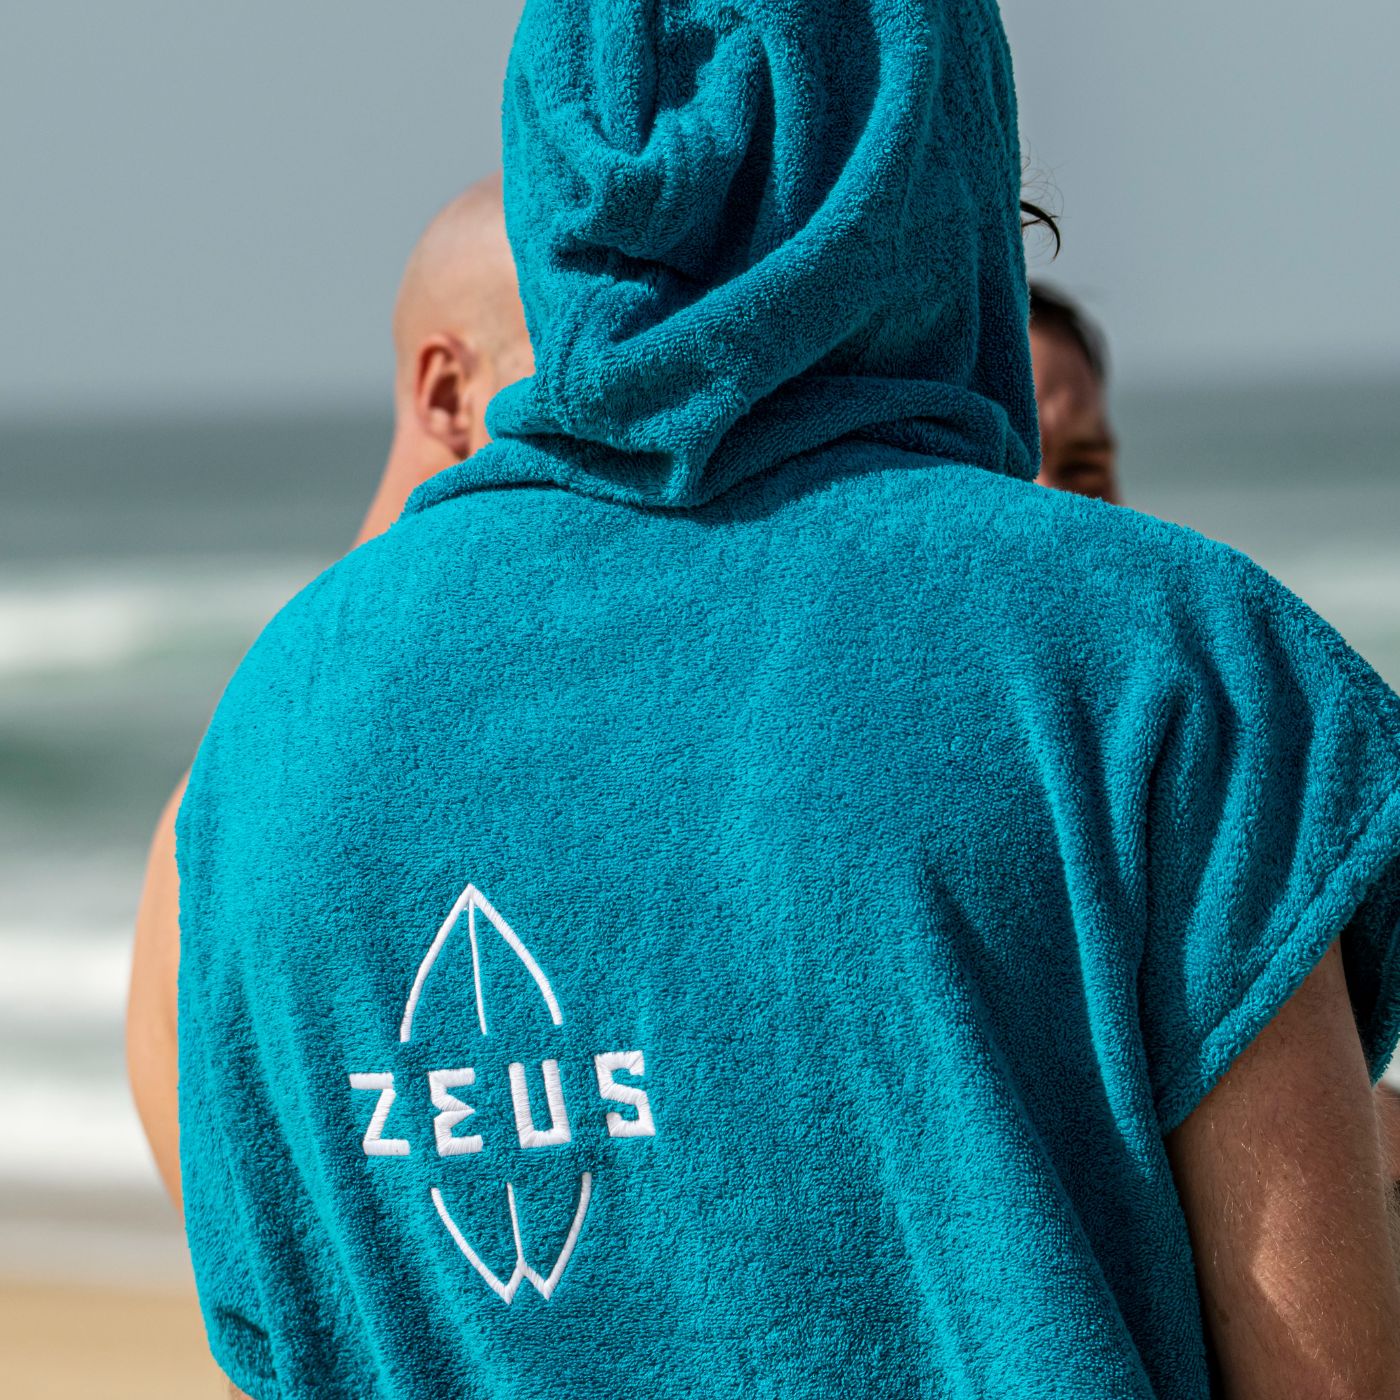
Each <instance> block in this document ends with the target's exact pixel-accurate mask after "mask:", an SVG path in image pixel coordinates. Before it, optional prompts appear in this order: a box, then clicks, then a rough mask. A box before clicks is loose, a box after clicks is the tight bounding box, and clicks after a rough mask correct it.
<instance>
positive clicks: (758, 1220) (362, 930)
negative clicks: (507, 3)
mask: <svg viewBox="0 0 1400 1400" xmlns="http://www.w3.org/2000/svg"><path fill="white" fill-rule="evenodd" d="M505 137H506V152H505V155H506V202H507V214H508V223H509V227H510V231H511V235H512V240H513V244H514V249H515V254H516V259H517V263H518V267H519V272H520V276H521V287H522V294H523V298H524V305H525V309H526V314H527V320H528V322H529V326H530V331H531V337H532V340H533V343H534V347H535V351H536V359H537V365H538V368H537V372H536V374H535V376H534V377H533V378H532V379H529V380H526V381H523V382H521V383H519V384H516V385H515V386H513V387H512V388H510V389H508V390H506V391H505V392H503V393H502V394H501V395H500V396H499V397H498V398H497V399H496V400H495V402H494V403H493V405H492V408H491V411H490V416H489V419H488V423H489V426H490V428H491V431H492V434H493V436H494V437H495V439H496V442H495V444H494V445H493V446H491V447H488V448H487V449H485V450H484V451H482V452H480V453H478V454H477V455H476V456H475V457H473V458H472V459H470V460H469V461H467V462H465V463H463V464H462V465H460V466H458V467H455V468H453V469H451V470H449V471H448V472H447V473H445V474H443V475H442V476H440V477H438V478H436V479H435V480H433V481H432V482H430V483H429V484H428V485H426V486H425V487H423V488H422V489H420V490H419V491H418V493H417V494H416V496H415V497H414V498H413V499H412V500H411V501H410V503H409V506H408V508H407V510H406V512H405V514H404V516H403V518H402V519H401V520H400V521H399V522H398V523H397V524H396V525H395V526H394V527H393V529H392V530H390V531H389V532H388V534H387V535H385V536H383V537H381V538H380V539H378V540H375V541H373V542H372V543H370V544H368V545H366V546H364V547H363V548H361V549H359V550H357V551H356V552H355V553H354V554H352V555H351V556H350V557H349V558H348V559H346V560H344V561H343V562H342V563H340V564H338V565H337V566H336V567H335V568H333V569H332V570H330V571H329V572H328V573H326V574H325V575H323V576H322V577H321V578H320V579H319V580H317V581H316V582H315V583H313V584H312V585H311V586H310V587H309V588H308V589H306V590H305V592H303V593H302V594H301V595H300V596H299V597H298V598H297V599H296V600H294V601H293V602H292V603H291V604H290V605H289V606H288V607H287V608H286V609H285V610H284V611H283V612H282V613H281V614H280V615H279V617H278V618H277V619H276V620H275V621H274V622H273V623H272V624H271V626H269V628H268V629H267V631H266V632H265V633H264V634H263V636H262V638H261V639H260V640H259V642H258V643H257V645H256V646H255V647H254V649H253V651H252V652H251V653H250V655H249V657H248V659H247V660H246V662H245V663H244V665H243V667H242V668H241V669H240V671H239V672H238V674H237V676H236V677H235V678H234V680H233V682H232V683H231V684H230V686H229V689H228V692H227V694H226V696H225V697H224V700H223V702H222V704H221V705H220V708H219V711H218V714H217V715H216V717H215V720H214V723H213V725H212V727H211V729H210V732H209V735H208V737H207V739H206V740H205V743H204V745H203V747H202V749H201V751H200V755H199V759H198V762H197V763H196V766H195V769H194V772H193V775H192V778H191V781H190V786H189V792H188V796H187V798H186V800H185V803H184V806H183V809H182V812H181V816H180V824H179V838H178V854H179V862H180V876H181V893H182V900H181V903H182V907H181V932H182V963H181V974H180V975H181V989H180V1003H181V1004H180V1099H181V1137H182V1143H181V1149H182V1159H183V1181H184V1192H185V1201H186V1217H187V1225H188V1230H189V1237H190V1245H191V1249H192V1253H193V1258H194V1265H195V1271H196V1276H197V1279H198V1283H199V1289H200V1294H201V1298H202V1301H203V1307H204V1311H205V1317H206V1320H207V1323H208V1327H209V1334H210V1340H211V1344H212V1346H213V1348H214V1351H215V1354H216V1356H217V1357H218V1359H219V1361H220V1363H221V1364H222V1365H223V1367H224V1368H225V1369H226V1371H227V1372H228V1374H229V1376H230V1377H231V1378H232V1379H233V1380H234V1381H235V1383H236V1384H237V1385H238V1386H240V1387H241V1388H242V1389H243V1390H245V1391H246V1392H248V1393H249V1394H250V1395H253V1396H255V1397H258V1398H259V1400H267V1397H302V1396H345V1397H363V1396H376V1397H395V1398H396V1400H397V1398H398V1397H417V1396H464V1397H478V1396H480V1397H487V1396H489V1397H503V1400H526V1397H529V1400H537V1398H538V1397H541V1396H545V1395H561V1396H570V1397H584V1398H587V1400H595V1398H596V1400H601V1398H602V1397H616V1396H636V1397H679V1396H687V1397H700V1396H706V1397H708V1396H745V1397H749V1396H774V1397H779V1396H780V1397H783V1398H784V1400H810V1398H812V1397H830V1396H834V1395H872V1396H876V1395H878V1396H928V1397H983V1396H993V1397H1002V1396H1015V1395H1027V1396H1050V1395H1054V1396H1057V1397H1071V1396H1073V1397H1086V1400H1088V1397H1093V1398H1094V1400H1102V1397H1106V1396H1113V1397H1117V1396H1133V1397H1147V1396H1162V1397H1198V1396H1202V1395H1204V1394H1206V1393H1207V1389H1208V1384H1209V1382H1208V1365H1209V1362H1208V1354H1209V1346H1208V1339H1209V1342H1210V1344H1212V1345H1213V1346H1214V1348H1215V1350H1216V1351H1217V1352H1218V1356H1219V1365H1220V1368H1221V1370H1222V1372H1223V1374H1224V1375H1225V1377H1226V1379H1227V1380H1228V1381H1229V1383H1230V1384H1231V1385H1232V1386H1233V1387H1234V1389H1233V1391H1232V1393H1234V1394H1238V1395H1248V1394H1255V1393H1259V1394H1265V1393H1272V1394H1274V1395H1279V1394H1282V1393H1285V1392H1284V1389H1283V1383H1282V1382H1281V1381H1280V1382H1279V1383H1278V1384H1274V1382H1272V1381H1271V1380H1270V1377H1271V1376H1273V1377H1274V1378H1275V1379H1277V1378H1278V1376H1279V1375H1280V1373H1282V1374H1283V1375H1285V1376H1289V1377H1292V1378H1293V1379H1295V1380H1297V1382H1298V1384H1299V1385H1302V1386H1304V1387H1312V1388H1310V1389H1307V1391H1306V1393H1308V1394H1312V1393H1318V1394H1322V1393H1326V1394H1330V1395H1352V1394H1356V1395H1360V1394H1363V1393H1364V1394H1370V1395H1379V1394H1382V1393H1391V1392H1390V1391H1389V1390H1384V1389H1383V1388H1382V1387H1381V1383H1380V1382H1379V1381H1378V1379H1377V1378H1378V1377H1381V1376H1383V1375H1384V1374H1385V1368H1386V1367H1387V1366H1388V1365H1390V1364H1391V1363H1392V1362H1393V1359H1394V1356H1395V1346H1396V1342H1395V1337H1396V1332H1397V1327H1396V1323H1397V1314H1400V1302H1397V1297H1396V1283H1395V1279H1394V1266H1393V1261H1392V1259H1391V1258H1390V1256H1389V1254H1388V1252H1387V1250H1386V1247H1385V1245H1384V1241H1383V1238H1382V1236H1383V1234H1384V1227H1385V1219H1384V1201H1383V1188H1382V1185H1381V1181H1380V1168H1379V1157H1378V1150H1377V1145H1376V1142H1375V1125H1374V1118H1373V1117H1371V1116H1369V1115H1370V1106H1369V1101H1368V1093H1367V1091H1368V1072H1369V1074H1370V1075H1371V1076H1375V1075H1378V1074H1379V1073H1380V1071H1381V1068H1382V1067H1383V1062H1384V1060H1385V1059H1386V1057H1387V1055H1388V1053H1389V1051H1390V1049H1391V1047H1392V1045H1393V1043H1394V1041H1395V1040H1396V1038H1397V1034H1398V1033H1400V1019H1398V1012H1400V963H1398V962H1397V958H1396V956H1395V945H1396V941H1397V924H1400V702H1397V701H1396V699H1395V697H1394V696H1393V695H1391V694H1390V693H1389V692H1388V691H1387V690H1386V689H1385V688H1384V686H1383V685H1382V684H1381V683H1380V682H1379V681H1378V680H1377V679H1376V678H1375V676H1374V675H1373V674H1371V673H1370V672H1369V671H1368V670H1367V669H1366V668H1365V666H1364V665H1363V663H1362V662H1360V661H1359V660H1358V659H1357V657H1356V656H1355V655H1354V654H1352V653H1351V652H1350V651H1348V649H1347V648H1346V647H1345V645H1344V644H1343V643H1342V642H1341V641H1340V640H1339V639H1338V638H1337V637H1336V635H1335V634H1334V633H1332V632H1331V631H1330V630H1329V629H1328V628H1327V627H1326V626H1325V625H1324V624H1323V623H1321V622H1320V621H1319V620H1318V619H1316V618H1315V617H1314V616H1313V615H1312V614H1310V613H1309V612H1308V611H1307V610H1306V609H1305V608H1304V607H1303V606H1302V605H1301V604H1300V603H1299V602H1297V600H1296V599H1294V598H1293V597H1292V596H1291V595H1289V594H1288V593H1287V592H1285V591H1284V590H1283V589H1282V588H1280V587H1279V586H1278V585H1276V584H1275V583H1274V582H1273V581H1272V580H1271V579H1270V578H1269V577H1268V576H1266V575H1265V574H1263V573H1262V572H1260V571H1259V570H1258V569H1256V568H1255V567H1254V566H1252V565H1251V564H1250V563H1249V562H1248V561H1246V560H1244V559H1242V558H1241V557H1239V556H1238V555H1236V554H1233V553H1231V552H1230V551H1228V550H1226V549H1224V548H1221V547H1219V546H1216V545H1214V544H1211V543H1209V542H1208V541H1206V540H1203V539H1200V538H1198V537H1196V536H1194V535H1191V534H1189V533H1187V532H1184V531H1181V530H1178V529H1175V528H1173V527H1170V526H1167V525H1163V524H1160V523H1158V522H1154V521H1151V520H1148V519H1145V518H1142V517H1139V516H1137V515H1134V514H1132V513H1129V512H1126V511H1122V510H1119V509H1116V508H1113V507H1110V506H1105V505H1102V504H1101V503H1098V502H1093V501H1084V500H1080V499H1077V498H1074V497H1071V496H1067V495H1062V494H1059V493H1053V492H1048V491H1044V490H1041V489H1038V488H1037V487H1035V486H1034V485H1033V484H1032V478H1033V477H1034V475H1035V471H1036V465H1037V445H1036V443H1037V434H1036V422H1035V412H1034V407H1033V403H1032V388H1031V374H1030V365H1029V357H1028V349H1027V333H1026V284H1025V277H1024V265H1023V255H1022V249H1021V243H1020V238H1021V230H1020V226H1019V216H1018V194H1019V190H1018V185H1019V174H1020V163H1019V153H1018V145H1017V133H1016V122H1015V110H1014V96H1013V88H1012V80H1011V70H1010V64H1009V60H1008V57H1007V53H1006V49H1005V43H1004V39H1003V36H1002V31H1001V26H1000V22H999V19H998V16H997V13H996V10H995V7H994V5H993V4H992V3H991V0H827V2H826V3H818V0H726V2H725V3H719V2H718V0H713V2H712V0H662V3H658V4H652V3H642V0H531V3H529V4H527V6H526V9H525V15H524V19H523V21H522V25H521V29H520V33H519V36H518V38H517V42H516V46H515V50H514V55H513V59H512V63H511V69H510V74H509V78H508V87H507V93H506V104H505ZM1300 988H1301V990H1300ZM1280 1086H1281V1087H1283V1088H1286V1089H1287V1091H1288V1095H1289V1097H1288V1098H1287V1100H1286V1102H1285V1103H1284V1104H1282V1105H1280V1103H1279V1102H1278V1098H1279V1091H1280ZM1193 1233H1194V1235H1195V1239H1196V1244H1197V1249H1196V1250H1195V1252H1194V1254H1193V1249H1192V1235H1193ZM1198 1267H1199V1286H1198ZM1203 1302H1204V1307H1203V1306H1202V1304H1203ZM1391 1383H1392V1382H1387V1384H1391ZM1271 1384H1273V1385H1274V1388H1273V1389H1272V1391H1269V1390H1268V1387H1269V1386H1270V1385H1271ZM1251 1386H1254V1387H1256V1389H1251V1388H1250V1387H1251ZM1258 1387H1263V1389H1259V1388H1258ZM1298 1393H1300V1394H1301V1393H1303V1391H1302V1390H1299V1391H1298Z"/></svg>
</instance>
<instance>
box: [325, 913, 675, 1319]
mask: <svg viewBox="0 0 1400 1400" xmlns="http://www.w3.org/2000/svg"><path fill="white" fill-rule="evenodd" d="M463 914H465V915H466V922H467V938H468V941H469V943H470V946H471V954H472V984H473V987H474V990H475V994H476V1014H477V1023H478V1025H479V1027H480V1030H481V1035H482V1036H483V1037H487V1036H489V1035H490V1029H489V1025H488V1021H487V1015H486V1000H485V996H484V994H483V989H482V976H481V947H480V943H479V942H478V939H477V915H478V914H481V915H482V916H483V918H484V919H485V920H486V922H487V923H488V924H489V925H490V927H491V928H494V929H495V931H496V932H497V933H498V934H499V935H500V936H501V938H502V939H503V940H504V941H505V944H506V946H507V947H509V948H510V950H511V951H512V952H513V953H514V954H515V956H516V957H517V958H518V959H519V960H520V962H521V964H522V965H523V966H524V968H525V970H526V971H527V972H528V973H529V974H530V976H531V978H532V979H533V981H534V983H535V986H536V988H537V989H538V991H539V994H540V998H541V1000H542V1001H543V1003H544V1007H545V1009H546V1010H547V1012H548V1013H549V1018H550V1020H551V1021H552V1023H553V1024H554V1025H556V1026H560V1025H563V1023H564V1014H563V1012H562V1011H561V1010H560V1007H559V1002H558V999H557V998H556V997H555V995H554V989H553V988H552V987H551V986H550V982H549V978H548V977H546V976H545V974H544V970H543V969H542V968H541V967H540V965H539V963H538V962H536V961H535V959H534V957H533V956H532V955H531V953H530V950H529V949H528V948H527V947H526V946H525V944H524V943H523V942H522V941H521V940H520V938H519V937H518V936H517V935H516V934H515V932H514V931H513V930H512V929H511V927H510V926H509V925H508V924H507V923H506V921H505V920H504V919H503V918H502V917H501V916H500V914H498V913H497V912H496V910H495V908H494V907H493V906H492V904H491V902H490V900H488V899H487V898H486V896H485V895H484V894H482V893H481V891H480V890H478V889H477V888H476V886H475V885H468V886H467V887H466V889H465V890H463V891H462V894H461V896H460V897H459V898H458V900H457V902H456V903H455V904H454V905H453V906H452V910H451V912H450V913H449V914H448V916H447V918H446V920H445V921H444V922H443V925H442V927H441V928H440V929H438V931H437V934H436V936H435V937H434V938H433V941H432V943H431V944H430V945H429V947H428V951H427V953H426V954H425V955H424V957H423V961H422V962H421V963H420V964H419V967H418V973H417V976H415V977H414V979H413V986H412V988H411V989H410V991H409V994H408V1000H407V1001H406V1002H405V1004H404V1009H403V1018H402V1020H401V1021H400V1022H399V1041H400V1043H403V1044H407V1043H408V1042H409V1041H410V1040H411V1039H412V1036H413V1018H414V1014H415V1012H416V1011H417V1009H418V1003H419V1001H420V999H421V998H422V995H423V991H424V987H425V985H426V984H427V981H428V977H429V974H430V973H431V972H432V970H433V966H434V964H435V963H436V961H437V959H438V955H439V954H440V953H441V952H442V949H443V947H444V945H445V944H446V943H447V940H448V939H449V938H450V937H451V936H452V934H453V932H454V931H455V930H456V929H457V927H458V925H459V924H460V922H461V919H462V915H463ZM593 1063H594V1071H595V1073H596V1076H597V1081H598V1092H599V1095H600V1097H601V1098H602V1099H603V1101H604V1102H606V1103H613V1104H620V1105H623V1106H625V1107H628V1108H630V1109H631V1110H632V1113H631V1115H630V1116H625V1115H624V1114H622V1113H619V1112H617V1111H616V1110H615V1109H614V1110H610V1111H608V1112H607V1113H606V1116H605V1121H606V1124H607V1130H608V1136H609V1137H612V1138H641V1137H654V1136H655V1134H656V1123H655V1119H654V1118H653V1116H652V1111H651V1103H650V1100H649V1099H648V1097H647V1093H646V1091H645V1090H644V1089H643V1088H642V1087H641V1086H640V1085H639V1084H636V1083H625V1082H619V1081H618V1080H617V1079H616V1075H617V1074H619V1073H624V1074H628V1075H631V1076H632V1077H633V1078H634V1079H640V1078H642V1077H643V1075H644V1074H645V1071H646V1061H645V1057H644V1056H643V1054H642V1052H641V1051H640V1050H614V1051H608V1052H606V1053H603V1054H599V1055H595V1056H594V1062H593ZM507 1077H508V1079H509V1084H510V1097H511V1107H512V1110H513V1115H514V1119H515V1128H516V1135H517V1137H518V1139H519V1143H520V1146H521V1147H522V1148H525V1149H530V1148H542V1147H555V1146H562V1145H563V1144H565V1143H568V1142H570V1141H571V1140H572V1137H573V1132H572V1128H571V1126H570V1123H569V1114H568V1108H567V1106H566V1104H565V1101H564V1087H563V1079H562V1077H561V1075H560V1072H559V1062H558V1061H557V1060H552V1059H550V1060H544V1061H543V1062H542V1063H541V1065H540V1077H541V1079H542V1081H543V1085H544V1099H545V1106H546V1108H547V1110H548V1114H549V1126H548V1127H544V1128H541V1127H537V1126H536V1123H535V1118H534V1113H533V1111H532V1107H531V1096H530V1088H529V1084H528V1081H527V1079H526V1074H525V1066H524V1065H523V1064H520V1063H512V1064H511V1065H509V1066H508V1068H507ZM349 1080H350V1087H351V1088H352V1089H360V1090H369V1091H373V1092H377V1093H378V1095H379V1098H378V1100H377V1101H376V1103H375V1107H374V1111H373V1113H372V1114H371V1117H370V1121H369V1127H368V1129H367V1130H366V1132H365V1135H364V1140H363V1143H362V1146H363V1149H364V1152H365V1155H366V1156H370V1157H406V1156H408V1155H409V1154H410V1152H411V1150H412V1145H411V1143H410V1142H409V1141H408V1139H406V1138H388V1137H385V1136H384V1135H383V1134H384V1129H385V1125H386V1124H387V1122H388V1119H389V1113H390V1111H391V1110H392V1108H393V1106H394V1101H395V1098H396V1090H395V1087H394V1076H393V1074H391V1073H367V1074H352V1075H350V1076H349ZM475 1084H476V1071H475V1069H473V1068H471V1067H470V1066H464V1067H462V1068H460V1069H437V1070H430V1071H429V1072H428V1087H429V1094H430V1098H431V1101H432V1104H433V1107H434V1108H435V1109H437V1110H438V1112H437V1113H436V1114H435V1115H434V1116H433V1139H434V1143H435V1145H436V1148H437V1155H438V1156H440V1157H457V1156H464V1155H469V1154H474V1153H479V1152H480V1151H481V1150H482V1149H483V1147H484V1146H485V1142H484V1140H483V1138H482V1135H481V1134H479V1133H467V1134H458V1133H456V1132H455V1131H454V1130H455V1129H456V1128H457V1127H458V1125H459V1124H461V1123H463V1122H465V1121H466V1120H467V1119H468V1118H470V1117H471V1116H472V1115H473V1114H474V1113H475V1112H476V1110H475V1109H474V1108H473V1107H472V1105H470V1104H468V1103H465V1102H464V1101H463V1100H462V1099H460V1098H458V1097H456V1095H454V1094H452V1093H450V1092H449V1090H452V1089H463V1088H471V1087H472V1086H474V1085H475ZM505 1194H506V1209H507V1211H508V1213H509V1216H510V1227H511V1234H512V1237H513V1239H514V1242H515V1267H514V1269H513V1270H512V1271H511V1274H510V1277H509V1278H508V1279H506V1281H505V1282H504V1283H503V1282H502V1281H501V1279H500V1278H499V1276H498V1275H497V1274H496V1273H494V1272H493V1271H492V1270H491V1269H490V1268H488V1267H487V1265H486V1264H485V1262H484V1261H483V1260H482V1258H481V1256H480V1254H478V1253H477V1251H476V1250H475V1249H473V1248H472V1246H471V1244H470V1243H469V1241H468V1240H467V1237H466V1236H465V1234H464V1233H463V1232H462V1230H461V1228H460V1227H459V1226H458V1224H457V1222H456V1221H455V1220H454V1219H453V1217H452V1214H451V1212H450V1211H449V1210H448V1208H447V1204H446V1202H445V1201H444V1200H443V1195H442V1191H441V1190H440V1189H439V1188H438V1187H436V1186H434V1187H432V1188H431V1189H430V1191H429V1196H430V1199H431V1200H432V1204H433V1208H434V1210H435V1211H436V1212H437V1215H438V1218H439V1219H440V1220H441V1221H442V1224H443V1226H444V1228H445V1229H446V1230H447V1233H448V1234H449V1235H450V1236H451V1237H452V1239H453V1241H454V1242H455V1244H456V1245H457V1248H458V1249H459V1250H460V1251H461V1252H462V1254H463V1255H464V1256H465V1257H466V1260H467V1262H468V1263H469V1264H470V1265H471V1266H472V1268H473V1269H475V1270H476V1272H477V1273H478V1274H479V1275H480V1276H481V1278H482V1279H483V1280H484V1281H485V1282H486V1284H487V1285H488V1287H490V1289H491V1290H492V1291H493V1292H494V1293H495V1294H496V1295H497V1296H498V1297H499V1298H500V1299H501V1300H502V1301H503V1302H505V1303H507V1304H509V1303H511V1302H513V1301H514V1299H515V1295H516V1292H517V1291H518V1289H519V1287H520V1284H521V1282H522V1280H529V1282H530V1283H531V1284H532V1285H533V1286H534V1288H535V1289H536V1291H537V1292H538V1293H539V1294H540V1295H541V1296H542V1297H544V1298H546V1299H548V1298H549V1297H550V1296H551V1295H552V1294H553V1292H554V1290H555V1288H556V1287H557V1286H558V1283H559V1280H560V1278H561V1277H562V1275H563V1273H564V1270H565V1268H566V1267H567V1265H568V1263H569V1259H570V1258H571V1257H572V1255H573V1252H574V1246H575V1245H576V1244H577V1243H578V1238H579V1233H580V1231H581V1230H582V1229H583V1222H584V1217H585V1216H586V1215H587V1214H588V1204H589V1201H590V1199H591V1197H592V1195H593V1174H592V1173H591V1172H587V1171H585V1172H582V1173H581V1174H580V1175H579V1179H578V1187H577V1195H576V1199H575V1202H574V1205H573V1216H572V1220H571V1223H570V1225H569V1231H568V1234H567V1236H566V1237H565V1239H564V1243H563V1245H562V1246H561V1247H560V1250H559V1253H558V1255H557V1256H556V1257H555V1260H554V1263H553V1265H552V1267H551V1268H550V1271H549V1273H548V1274H542V1273H540V1272H539V1271H538V1270H537V1269H534V1268H532V1267H531V1266H530V1264H529V1263H528V1262H527V1261H526V1258H525V1246H524V1243H523V1242H522V1238H521V1228H520V1216H519V1212H518V1210H517V1207H516V1201H515V1188H514V1186H513V1184H512V1183H511V1182H509V1181H507V1182H506V1183H505Z"/></svg>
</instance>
